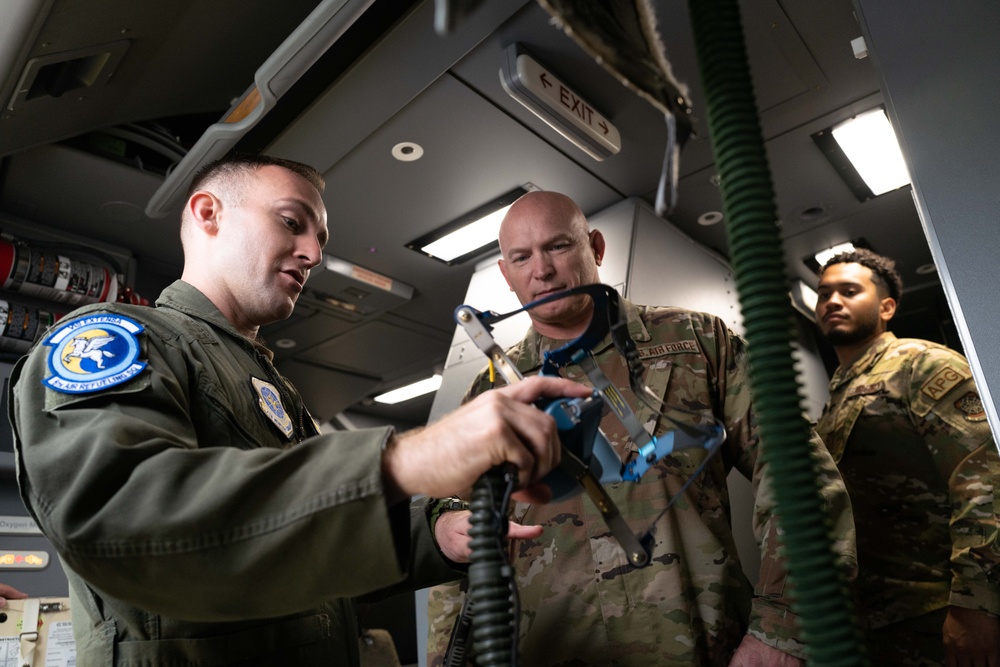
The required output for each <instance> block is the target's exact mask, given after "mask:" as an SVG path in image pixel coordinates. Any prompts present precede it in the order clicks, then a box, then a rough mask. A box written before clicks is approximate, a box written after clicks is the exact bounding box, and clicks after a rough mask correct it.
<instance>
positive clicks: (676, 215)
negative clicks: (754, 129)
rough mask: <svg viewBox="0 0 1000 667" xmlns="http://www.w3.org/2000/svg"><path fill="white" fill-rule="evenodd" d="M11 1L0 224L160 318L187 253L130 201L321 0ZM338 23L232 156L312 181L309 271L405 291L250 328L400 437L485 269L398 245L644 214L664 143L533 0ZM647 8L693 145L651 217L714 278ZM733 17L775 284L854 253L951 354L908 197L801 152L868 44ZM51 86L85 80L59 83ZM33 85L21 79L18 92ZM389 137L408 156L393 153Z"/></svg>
mask: <svg viewBox="0 0 1000 667" xmlns="http://www.w3.org/2000/svg"><path fill="white" fill-rule="evenodd" d="M24 4H25V5H28V4H30V5H32V7H31V8H30V9H20V10H11V9H9V8H8V7H4V8H3V9H0V26H3V27H0V44H2V45H3V46H0V99H2V102H3V105H4V106H3V109H2V110H0V229H2V230H3V231H4V232H8V231H9V230H13V229H25V230H29V231H30V230H31V229H32V228H34V227H38V228H46V229H49V230H53V231H54V232H56V233H64V234H66V236H67V238H71V239H73V240H75V241H81V240H83V241H90V242H96V243H99V244H103V245H105V246H108V247H113V248H115V249H118V250H120V251H121V252H124V253H127V254H129V255H130V256H131V257H132V259H133V260H134V267H135V274H134V284H135V287H136V290H137V291H138V292H139V293H141V294H142V295H143V296H145V297H148V298H150V299H153V298H154V297H155V296H156V293H157V292H158V291H159V290H160V289H161V288H162V287H163V286H165V285H166V284H168V283H169V282H170V281H172V280H173V279H175V278H176V277H178V276H179V275H180V268H181V262H182V257H181V248H180V242H179V239H178V238H177V221H178V215H179V213H178V212H177V210H176V208H175V210H174V211H173V212H172V214H169V215H167V216H165V217H162V218H154V217H150V216H149V215H147V213H146V210H147V203H148V202H149V201H150V199H151V198H152V197H153V196H154V193H156V191H157V190H158V188H160V186H161V185H162V184H163V183H164V180H165V178H166V173H167V172H168V171H169V170H170V169H171V168H172V167H173V165H174V164H176V163H177V162H178V161H179V159H180V157H182V156H183V155H184V154H185V153H186V152H187V151H188V150H190V149H191V148H192V146H193V145H194V144H195V142H196V141H197V140H198V138H199V137H200V136H201V133H202V131H203V130H204V129H205V128H207V127H208V126H209V125H211V124H213V123H216V122H217V121H219V120H220V119H222V118H223V117H225V116H228V115H229V114H230V112H231V110H232V109H233V108H234V107H236V106H237V105H238V103H239V101H240V100H241V98H242V97H243V96H244V94H245V93H246V92H247V91H248V90H250V89H251V87H252V86H253V85H254V73H255V71H257V69H258V67H259V66H260V65H261V64H262V63H264V62H265V61H266V60H267V59H268V57H269V56H270V55H271V53H272V52H274V51H275V49H277V48H278V47H279V46H280V45H281V44H282V43H283V41H284V40H285V39H286V37H288V35H289V34H290V33H292V32H293V31H294V30H295V29H296V27H297V26H299V25H300V24H301V23H302V21H303V20H304V19H306V17H307V16H308V15H309V14H310V12H311V11H313V9H314V8H315V7H316V4H317V3H316V2H315V0H284V1H283V2H281V3H276V2H265V1H252V2H246V1H245V0H214V1H213V2H207V3H206V2H196V1H194V0H161V1H160V2H155V3H150V2H134V1H132V0H91V1H90V2H86V3H80V2H72V1H70V0H45V1H43V2H37V3H24ZM345 4H346V6H347V8H346V9H345V10H344V11H348V10H351V11H352V12H355V13H357V14H358V18H357V19H356V20H353V21H352V22H351V25H350V26H349V27H348V28H347V29H346V31H345V32H344V33H343V35H342V36H341V37H340V38H339V39H337V40H336V42H334V44H333V46H332V47H331V48H330V50H329V51H327V52H326V53H325V54H321V55H319V56H318V60H317V61H316V63H315V64H314V65H313V66H312V67H311V68H309V69H308V70H307V71H306V72H305V73H304V74H303V75H302V77H301V78H300V79H299V80H298V81H297V82H296V83H294V85H290V88H289V90H288V92H287V93H286V94H285V95H284V96H282V97H281V98H280V99H279V100H278V101H277V103H276V105H275V107H274V108H273V109H272V110H271V112H270V113H269V114H268V115H267V116H265V117H264V118H262V119H261V120H260V121H259V122H258V123H257V124H256V125H255V126H254V127H252V128H251V129H249V131H248V132H247V133H246V134H245V135H244V136H243V137H242V138H241V139H240V140H239V141H238V142H237V143H236V144H235V149H236V150H244V151H258V150H261V151H264V152H267V153H270V154H273V155H277V156H280V157H286V158H292V159H297V160H301V161H305V162H308V163H310V164H313V165H315V166H316V167H318V168H319V169H320V170H321V171H323V172H324V174H325V176H326V179H327V189H326V192H325V195H324V199H325V201H326V204H327V207H328V210H329V225H330V233H331V239H330V242H329V245H328V246H327V253H328V254H329V255H330V256H332V257H334V258H337V259H338V260H343V262H346V263H347V264H348V265H352V266H355V267H360V268H361V269H364V270H368V271H370V272H374V275H376V277H377V278H378V279H380V280H383V279H391V282H392V284H393V285H397V286H398V287H399V289H396V290H394V291H392V293H391V294H384V295H379V294H376V295H375V296H371V295H367V294H362V295H360V296H359V294H358V290H361V291H364V290H363V289H362V288H363V287H364V285H360V286H359V285H358V284H356V283H352V282H350V281H348V280H346V279H344V278H343V277H342V276H341V274H338V273H337V272H336V271H332V270H328V271H324V272H317V273H316V274H315V275H314V277H313V278H312V279H311V280H310V283H311V285H309V289H310V292H309V293H308V294H306V295H305V296H304V298H303V299H302V300H301V302H300V304H299V306H298V307H297V308H296V312H295V314H294V315H293V317H292V318H291V319H290V320H289V321H288V322H284V323H277V324H274V325H271V326H269V327H266V328H265V330H264V331H263V334H264V335H265V337H266V338H267V339H268V340H269V341H282V344H281V345H278V346H276V347H275V349H276V355H277V359H278V361H279V368H280V369H281V370H282V372H284V373H285V374H287V375H289V376H290V377H291V379H292V380H293V381H294V382H295V383H296V384H297V385H298V386H299V387H300V388H302V389H303V393H304V395H305V398H306V402H307V403H308V404H309V405H310V408H311V409H312V410H313V411H314V413H315V414H316V416H317V417H318V418H320V419H324V420H329V419H333V418H335V417H336V416H337V415H339V414H341V413H344V412H345V411H346V413H347V414H348V415H349V416H352V417H353V419H354V421H355V422H356V423H359V424H360V423H363V422H364V421H365V420H366V419H371V420H382V421H388V422H391V423H396V424H399V425H403V426H408V425H413V424H420V423H423V422H424V421H425V420H426V418H427V414H428V412H429V410H430V407H431V401H432V399H431V397H425V398H422V399H416V400H413V401H409V402H407V403H402V404H398V405H396V406H380V405H373V404H371V401H370V397H371V396H373V395H374V394H376V393H379V392H381V391H384V390H386V389H391V388H395V387H397V386H399V385H401V384H404V383H405V382H407V381H410V380H416V379H421V378H423V377H426V376H428V375H430V374H431V373H432V372H435V371H437V372H440V371H441V369H442V367H443V365H444V363H445V359H446V356H447V354H448V350H449V346H450V343H451V340H452V337H453V333H454V323H453V321H452V312H453V310H454V308H455V307H456V306H457V305H459V304H460V303H462V300H463V297H464V295H465V292H466V287H467V286H468V283H469V280H470V278H471V276H472V273H473V270H474V268H475V265H476V264H477V263H478V261H480V260H482V259H483V257H477V258H474V259H472V260H470V261H467V262H464V263H462V264H458V265H455V266H448V265H446V264H444V263H442V262H440V261H438V260H435V259H432V258H429V257H427V256H425V255H423V254H421V253H418V252H415V251H414V250H411V249H409V248H407V247H406V246H407V243H409V242H411V241H413V240H414V239H417V238H419V237H421V236H423V235H425V234H427V233H429V232H431V231H432V230H435V229H436V228H438V227H441V226H442V225H444V224H446V223H448V222H449V221H452V220H454V219H456V218H459V217H461V216H463V215H464V214H466V213H468V212H470V211H472V210H474V209H476V208H478V207H480V206H482V205H483V204H485V203H487V202H489V201H490V200H492V199H495V198H497V197H498V196H500V195H503V194H504V193H507V192H509V191H511V190H512V189H514V188H516V187H519V186H520V187H525V186H528V187H532V186H533V187H537V188H540V189H544V190H556V191H560V192H563V193H565V194H567V195H569V196H571V197H572V198H574V199H575V200H576V201H577V202H578V203H579V204H580V205H581V208H583V210H584V212H585V213H588V214H594V213H597V212H599V211H601V210H603V209H605V208H607V207H608V206H610V205H612V204H614V203H616V202H618V201H620V200H622V199H624V198H628V197H641V198H643V199H645V200H647V201H649V202H652V201H653V199H654V197H655V191H656V187H657V181H658V179H659V176H660V169H661V166H662V161H663V152H664V147H665V143H666V137H667V133H666V130H665V124H664V120H663V117H662V114H660V113H659V112H658V111H657V110H656V109H654V108H653V106H652V105H650V104H649V103H648V102H646V101H645V100H643V99H642V98H640V97H639V96H638V95H637V94H635V93H634V92H633V91H631V90H629V89H627V88H625V87H624V86H623V85H622V84H621V83H620V82H619V81H618V80H617V79H616V78H615V77H614V76H612V75H611V74H610V73H609V72H608V71H606V70H605V69H603V68H602V67H601V66H600V65H599V64H597V63H596V62H595V61H594V59H593V58H592V57H591V56H589V55H588V54H587V53H585V52H584V51H583V50H582V49H581V48H580V47H579V46H578V45H577V44H576V43H575V42H574V41H573V40H572V39H570V38H569V37H568V36H567V35H566V34H564V32H563V30H562V29H561V28H560V27H559V26H558V25H555V22H554V21H553V20H552V18H551V17H550V16H549V15H548V14H547V13H546V11H545V10H544V9H543V8H542V7H541V6H539V5H538V4H537V3H536V2H534V1H533V0H531V1H528V0H490V1H489V2H483V3H480V4H479V5H478V6H476V7H475V8H474V9H473V10H472V11H471V13H469V14H468V15H467V16H465V17H464V18H463V19H462V20H461V21H459V22H458V24H457V26H456V28H455V30H454V31H453V32H452V33H450V34H449V35H447V36H444V37H442V36H440V35H438V34H437V33H436V32H435V29H434V18H435V17H434V9H435V3H434V2H432V1H431V0H425V1H423V2H400V1H388V0H375V1H374V2H371V1H370V0H368V2H354V1H353V0H348V1H347V2H346V3H345ZM654 4H655V7H656V12H657V18H658V22H659V27H660V31H661V36H662V39H663V42H664V44H665V45H666V49H667V52H668V57H669V58H670V62H671V65H672V67H673V70H674V74H675V76H676V78H677V79H678V80H679V81H681V82H682V83H684V84H686V85H687V86H688V88H689V91H690V94H689V99H690V100H691V106H692V114H691V121H692V125H693V131H694V134H693V136H692V137H691V139H690V140H689V141H688V142H687V143H686V145H685V146H684V147H683V149H682V151H681V155H680V181H679V188H678V201H677V206H676V209H675V210H674V211H673V212H672V213H671V214H670V215H669V221H670V222H672V223H673V224H674V225H676V226H677V227H679V228H680V229H681V230H683V231H684V232H685V233H687V234H688V235H689V236H690V237H691V238H693V239H694V240H696V241H697V242H699V243H701V244H703V245H704V246H706V247H708V248H710V249H711V250H713V251H714V252H716V253H718V254H719V255H720V256H721V257H723V258H726V257H727V256H728V242H727V239H726V234H725V229H724V225H723V224H721V223H719V224H715V225H704V224H701V223H700V222H699V220H700V219H702V218H703V216H704V215H705V214H711V213H712V212H717V211H721V210H722V203H721V196H720V191H719V187H718V184H717V179H716V170H715V167H714V159H713V156H712V151H711V144H710V139H709V136H708V134H709V133H708V126H707V121H706V116H705V107H704V99H703V95H702V90H701V85H700V83H699V74H698V64H697V61H696V57H695V54H694V46H693V42H692V36H691V29H690V22H689V18H688V15H687V11H686V3H682V2H666V1H659V2H656V3H654ZM368 5H370V6H368ZM366 6H367V8H365V7H366ZM740 6H741V9H742V14H743V21H744V32H745V36H746V40H747V45H748V59H749V64H750V67H751V71H752V75H753V83H754V86H755V91H756V95H757V102H758V108H759V110H760V121H761V131H762V134H763V136H764V139H765V144H766V147H767V151H768V159H769V162H770V166H771V171H772V176H773V180H774V184H775V191H776V198H777V210H778V216H779V221H778V224H779V225H780V229H781V235H782V237H783V239H784V242H785V254H786V258H785V259H786V269H787V273H788V276H789V279H790V280H793V279H797V280H801V281H803V282H805V283H806V284H807V285H809V286H811V287H815V284H816V277H815V274H814V273H813V272H812V270H811V269H810V268H809V267H808V266H807V265H806V263H805V262H804V261H803V260H804V258H806V257H808V256H810V255H811V254H812V253H815V252H816V251H818V250H821V249H823V248H826V247H828V246H831V245H834V244H836V243H841V242H844V241H849V240H857V239H863V241H864V242H866V243H867V244H868V245H869V246H870V247H871V248H873V249H874V250H876V251H879V252H882V253H885V254H888V255H890V256H892V257H894V258H895V259H896V260H897V262H898V264H899V267H900V269H901V273H902V275H903V279H904V281H905V283H906V285H907V291H906V295H905V298H904V299H903V302H902V307H901V311H900V313H899V316H898V317H897V321H896V322H895V323H894V324H895V328H896V329H897V331H898V333H900V334H901V335H914V336H919V337H923V338H930V339H933V340H938V341H940V342H944V343H946V344H948V345H951V346H953V347H957V346H958V345H959V341H958V339H957V336H956V335H955V334H954V333H953V331H952V326H951V325H950V317H951V316H950V314H949V310H948V306H947V303H946V302H945V298H944V294H943V292H942V289H941V286H940V281H939V278H938V276H937V274H936V273H935V272H934V271H929V272H928V271H927V269H926V268H925V267H927V266H928V265H932V262H933V260H932V257H931V252H930V250H929V249H928V247H927V243H926V240H925V236H924V232H923V230H922V228H921V224H920V220H919V217H918V213H917V210H916V208H915V206H914V202H913V198H912V196H911V191H910V188H909V187H908V186H907V187H903V188H900V189H898V190H895V191H892V192H889V193H887V194H884V195H881V196H879V197H876V198H874V199H870V200H868V201H860V200H859V199H858V198H857V197H856V196H855V194H853V192H852V191H851V190H850V189H849V188H848V186H847V185H846V184H845V183H844V181H843V180H842V179H841V178H840V176H839V175H838V174H837V172H836V171H835V170H834V169H833V167H832V166H831V164H830V163H829V161H828V160H827V159H826V158H825V157H824V155H823V153H822V151H821V150H820V148H819V147H818V146H817V144H816V142H815V141H814V140H813V134H815V133H816V132H819V131H821V130H825V129H827V128H830V127H831V126H833V125H835V124H836V123H838V122H840V121H843V120H846V119H847V118H850V117H851V116H854V115H856V114H858V113H861V112H863V111H867V110H869V109H872V108H875V107H878V106H879V105H882V104H884V100H883V98H882V93H881V92H880V87H879V78H878V74H877V72H876V69H875V67H874V65H873V63H872V62H871V59H869V58H863V57H857V55H856V53H855V49H854V48H852V40H855V39H856V38H859V37H861V34H862V30H861V27H860V25H859V23H858V20H857V18H856V16H855V13H854V8H853V5H852V3H851V2H850V0H835V1H833V2H822V3H817V2H811V1H809V0H743V1H742V2H741V3H740ZM362 10H363V11H362ZM5 12H12V15H11V16H10V17H6V18H8V20H3V19H4V18H5V17H4V16H3V13H5ZM512 44H519V45H521V46H522V47H523V48H524V49H525V50H526V51H527V52H529V53H530V54H531V55H532V57H534V59H535V60H537V61H538V62H539V63H541V64H542V65H543V66H544V67H545V68H546V69H547V70H548V71H550V72H551V73H553V75H555V76H556V77H558V79H559V80H560V81H562V82H563V83H564V84H565V85H566V86H567V87H568V88H569V89H572V91H573V92H574V93H576V94H577V95H578V96H579V98H580V100H581V102H582V101H585V103H586V104H587V105H588V106H589V107H590V108H592V109H593V110H595V111H596V112H597V113H599V114H600V116H602V117H603V118H605V119H607V120H608V121H610V122H611V123H612V124H613V125H614V126H615V127H616V128H617V129H618V131H619V132H620V134H621V149H620V151H619V152H618V153H617V154H614V155H611V156H609V157H607V158H605V159H604V160H601V161H598V160H596V159H594V158H593V157H591V156H590V155H588V154H587V153H586V152H584V151H583V150H581V149H580V148H578V147H577V146H576V145H574V144H573V143H571V142H570V141H568V140H567V139H566V138H564V137H563V136H562V135H561V134H559V133H558V132H556V131H555V130H553V129H552V128H551V127H550V126H549V125H548V124H546V123H545V122H543V121H542V120H541V119H540V118H538V117H537V116H536V115H535V114H533V113H532V112H531V111H530V110H528V109H527V108H525V107H524V106H523V105H522V104H520V103H519V102H518V101H517V100H515V99H514V98H512V97H511V95H510V94H508V92H507V91H506V90H505V89H504V87H503V86H502V85H501V80H500V76H499V71H500V68H501V59H502V54H503V52H504V49H505V48H507V47H509V46H510V45H512ZM60 63H69V64H63V65H60ZM95 71H96V74H94V72H95ZM53 73H55V74H53ZM59 74H72V75H74V76H75V77H76V78H78V79H80V78H82V79H87V77H88V76H89V77H90V78H91V80H90V82H89V83H84V84H79V82H77V84H74V83H73V82H70V83H69V84H66V83H65V81H63V80H62V79H60V78H59V76H58V75H59ZM30 76H35V77H36V79H35V80H37V83H36V84H34V85H32V86H30V87H29V88H30V89H29V90H28V92H24V91H25V90H26V89H25V85H26V84H25V81H29V79H28V78H26V77H30ZM46 76H50V79H51V80H45V79H44V77H46ZM401 142H411V143H413V144H417V145H419V146H420V147H421V148H422V151H423V155H422V157H421V158H420V159H417V160H411V161H401V160H399V159H396V158H395V157H394V156H393V148H394V147H395V146H397V145H398V144H400V143H401ZM683 279H684V277H683V276H678V277H677V280H679V281H682V280H683ZM407 288H412V292H411V291H408V289H407ZM372 291H375V292H377V291H378V290H372ZM383 291H384V290H383ZM352 295H353V296H354V297H357V298H358V299H359V301H358V302H357V303H360V304H362V307H360V308H359V307H357V304H354V305H352V302H351V298H352ZM365 298H367V299H368V300H367V301H366V300H365ZM287 341H293V342H294V346H291V347H285V346H284V345H285V344H286V343H287Z"/></svg>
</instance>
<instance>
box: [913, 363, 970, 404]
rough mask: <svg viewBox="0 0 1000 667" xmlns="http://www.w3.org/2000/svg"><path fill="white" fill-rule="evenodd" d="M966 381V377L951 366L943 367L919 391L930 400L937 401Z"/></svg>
mask: <svg viewBox="0 0 1000 667" xmlns="http://www.w3.org/2000/svg"><path fill="white" fill-rule="evenodd" d="M966 379H967V376H965V375H963V374H962V373H959V372H958V371H956V370H955V369H954V368H952V367H951V366H945V367H944V368H942V369H941V370H939V371H938V372H937V373H935V374H934V376H933V377H932V378H931V379H930V380H928V381H927V382H925V383H924V386H922V387H921V388H920V391H922V392H923V393H924V394H926V395H927V396H928V397H929V398H930V399H931V400H933V401H937V400H939V399H941V398H942V397H944V395H945V394H947V393H948V392H949V391H951V390H952V389H954V388H955V387H957V386H958V385H959V384H961V383H962V382H964V381H965V380H966Z"/></svg>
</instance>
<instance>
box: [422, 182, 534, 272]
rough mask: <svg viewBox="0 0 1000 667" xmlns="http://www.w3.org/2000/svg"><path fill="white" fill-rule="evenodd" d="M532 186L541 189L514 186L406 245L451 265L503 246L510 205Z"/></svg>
mask: <svg viewBox="0 0 1000 667" xmlns="http://www.w3.org/2000/svg"><path fill="white" fill-rule="evenodd" d="M528 188H530V189H533V190H534V189H537V188H535V186H533V185H531V184H528V185H527V186H526V187H518V188H514V189H513V190H511V191H510V192H507V193H505V194H503V195H501V196H499V197H497V198H496V199H494V200H493V201H490V202H487V203H486V204H483V205H482V206H479V207H478V208H476V209H474V210H472V211H469V212H468V213H466V214H465V215H463V216H461V217H459V218H457V219H455V220H452V221H451V222H449V223H447V224H445V225H442V226H441V227H438V228H437V229H435V230H434V231H432V232H430V233H429V234H424V235H423V236H421V237H420V238H418V239H416V240H413V241H410V242H409V243H407V244H406V247H407V248H409V249H411V250H416V251H417V252H420V253H423V254H424V255H427V256H428V257H430V258H432V259H436V260H438V261H439V262H444V263H445V264H447V265H448V266H454V265H455V264H461V263H462V262H465V261H468V260H470V259H472V258H473V257H476V256H478V255H481V254H483V253H485V252H487V251H489V250H495V249H496V248H498V247H499V244H498V242H497V234H498V233H499V231H500V223H501V221H503V217H504V215H506V214H507V209H509V208H510V205H511V204H513V203H514V202H515V201H517V199H518V197H520V196H521V195H523V194H527V192H528Z"/></svg>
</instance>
